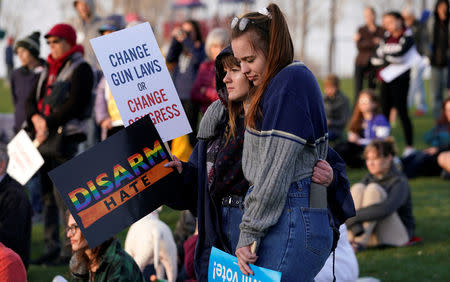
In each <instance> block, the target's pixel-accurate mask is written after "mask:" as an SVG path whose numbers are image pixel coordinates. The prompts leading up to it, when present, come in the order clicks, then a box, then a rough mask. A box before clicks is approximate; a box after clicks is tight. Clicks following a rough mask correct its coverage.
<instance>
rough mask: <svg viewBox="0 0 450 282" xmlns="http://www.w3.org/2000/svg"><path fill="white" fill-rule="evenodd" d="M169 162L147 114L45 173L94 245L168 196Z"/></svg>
mask: <svg viewBox="0 0 450 282" xmlns="http://www.w3.org/2000/svg"><path fill="white" fill-rule="evenodd" d="M168 162H169V152H168V151H167V149H166V148H165V146H164V145H163V143H162V140H161V139H160V138H159V136H158V133H157V132H156V129H155V127H154V126H153V124H152V122H151V121H150V118H149V117H148V116H146V117H144V118H143V119H141V120H139V121H138V122H136V123H134V124H133V125H132V126H130V127H128V128H125V130H122V131H120V132H118V133H116V134H114V135H113V136H111V137H110V138H108V139H107V140H105V141H104V142H102V143H100V144H98V145H96V146H95V147H93V148H91V149H89V150H87V151H86V152H84V153H83V154H81V155H79V156H77V157H75V158H73V159H72V160H70V161H68V162H66V163H64V164H63V165H61V166H59V167H57V168H56V169H54V170H52V171H51V172H50V173H49V175H50V177H51V179H52V180H53V182H54V184H55V186H56V188H57V189H58V192H59V193H60V195H61V198H62V199H63V200H64V202H65V204H66V206H67V207H68V209H69V210H70V213H71V214H72V215H73V216H74V218H75V220H76V222H77V224H78V226H79V227H80V229H81V231H82V233H83V235H84V236H85V238H86V240H87V241H88V243H89V246H90V247H91V248H93V247H95V246H97V245H98V244H100V243H101V242H103V241H104V240H106V239H108V238H110V237H111V236H113V235H114V234H116V233H117V232H119V231H120V230H122V229H123V228H125V227H127V226H129V225H131V224H132V223H134V222H135V221H137V220H139V219H140V218H142V217H143V216H145V215H147V214H149V213H150V212H151V211H153V210H154V209H156V208H157V207H159V206H161V205H162V204H163V203H165V202H166V201H167V200H168V199H170V197H171V196H173V192H172V191H171V189H170V188H171V187H173V186H174V185H172V184H171V180H172V178H171V177H168V176H169V175H172V176H173V175H174V174H175V172H174V170H173V169H171V168H167V167H165V164H167V163H168Z"/></svg>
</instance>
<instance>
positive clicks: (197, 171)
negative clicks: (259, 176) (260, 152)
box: [168, 47, 348, 281]
mask: <svg viewBox="0 0 450 282" xmlns="http://www.w3.org/2000/svg"><path fill="white" fill-rule="evenodd" d="M215 69H216V87H217V93H218V94H219V98H220V100H219V101H215V102H214V103H212V104H211V106H210V107H209V108H208V110H207V111H206V113H205V115H204V116H203V119H202V121H201V123H200V129H199V133H198V138H199V141H198V143H197V145H196V146H195V149H194V151H193V153H192V154H191V157H190V159H189V162H187V163H182V162H180V161H178V160H177V159H175V161H173V162H170V163H169V164H168V166H170V167H175V168H177V169H178V171H179V172H180V173H181V176H182V180H183V182H182V183H179V185H178V187H179V190H178V193H175V194H174V197H173V199H172V202H171V203H168V204H169V205H170V206H172V207H173V208H177V209H190V210H191V211H192V212H193V213H194V214H195V215H196V216H197V218H198V231H199V235H198V236H199V237H198V240H197V244H196V249H195V256H194V266H195V272H196V275H197V280H198V281H207V279H208V264H209V255H210V252H211V247H212V246H214V247H216V248H219V249H221V250H223V251H225V252H228V253H230V254H234V253H235V250H236V246H237V242H238V240H239V224H240V223H241V220H242V215H243V212H244V210H243V201H244V196H245V195H246V193H247V191H248V189H249V186H250V184H249V183H248V181H247V180H246V179H245V177H244V175H243V171H242V164H241V160H242V158H241V156H242V151H243V142H244V131H245V126H244V113H245V112H246V111H247V110H248V106H249V102H250V96H249V92H250V94H251V93H252V91H251V87H252V85H251V83H249V81H248V79H247V77H246V76H245V74H243V73H242V72H241V68H240V66H239V64H238V62H237V60H236V58H235V57H234V56H233V53H232V51H231V48H230V47H228V48H225V49H224V50H223V51H222V52H221V54H219V56H217V58H216V61H215ZM329 157H330V158H327V161H328V162H330V164H331V165H332V166H333V169H332V168H331V167H330V165H329V164H328V163H327V162H325V161H320V162H318V163H317V165H316V166H315V168H314V170H315V173H314V176H313V179H314V181H316V182H318V183H322V184H324V185H327V186H330V187H332V188H330V191H336V190H338V188H337V187H346V186H347V185H348V180H347V178H346V176H345V164H344V163H343V161H342V160H341V159H340V158H339V157H338V156H337V154H336V153H334V152H331V153H330V154H329Z"/></svg>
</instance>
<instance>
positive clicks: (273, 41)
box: [231, 3, 294, 128]
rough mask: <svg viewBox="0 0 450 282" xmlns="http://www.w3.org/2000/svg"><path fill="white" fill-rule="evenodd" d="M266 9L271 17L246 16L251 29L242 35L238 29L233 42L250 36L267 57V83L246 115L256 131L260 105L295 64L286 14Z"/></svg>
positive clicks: (274, 7) (272, 7) (274, 8)
mask: <svg viewBox="0 0 450 282" xmlns="http://www.w3.org/2000/svg"><path fill="white" fill-rule="evenodd" d="M266 9H267V11H268V13H269V15H263V14H261V13H255V12H253V13H248V14H245V15H244V16H243V18H248V19H249V20H251V22H250V23H249V24H248V27H247V28H245V30H243V31H241V30H239V27H238V25H236V27H235V28H234V29H233V31H232V35H231V37H232V39H235V38H237V37H239V36H242V35H243V34H244V33H246V34H247V33H248V36H249V38H250V44H251V45H252V47H253V48H254V49H255V51H259V52H261V53H263V54H264V56H266V67H265V70H264V73H263V77H262V78H263V79H262V81H263V82H262V83H261V85H259V86H257V87H255V88H254V89H253V91H251V92H252V93H250V95H251V96H252V98H251V102H250V106H249V109H248V112H247V114H246V125H247V126H249V127H251V128H256V123H257V120H258V118H260V117H261V110H260V102H261V98H262V96H263V94H264V91H265V90H266V88H267V86H268V85H269V83H270V81H271V80H272V78H274V77H275V75H276V74H277V73H278V72H280V71H281V70H282V69H283V68H284V67H286V66H287V65H289V64H290V63H292V61H293V60H294V45H293V43H292V39H291V35H290V33H289V28H288V25H287V22H286V19H285V17H284V15H283V13H282V12H281V10H280V8H279V7H278V6H277V5H276V4H273V3H272V4H270V5H269V6H267V8H266ZM252 22H253V23H252Z"/></svg>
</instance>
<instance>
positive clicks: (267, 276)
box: [208, 247, 281, 282]
mask: <svg viewBox="0 0 450 282" xmlns="http://www.w3.org/2000/svg"><path fill="white" fill-rule="evenodd" d="M250 268H251V269H252V270H253V273H254V275H244V274H242V272H241V270H240V269H239V266H238V262H237V258H236V257H235V256H232V255H230V254H227V253H225V252H223V251H221V250H219V249H217V248H214V247H213V248H212V250H211V256H210V257H209V267H208V281H221V282H225V281H228V282H265V281H267V282H268V281H274V282H279V281H280V280H281V272H278V271H273V270H270V269H267V268H262V267H258V266H256V265H253V264H251V265H250Z"/></svg>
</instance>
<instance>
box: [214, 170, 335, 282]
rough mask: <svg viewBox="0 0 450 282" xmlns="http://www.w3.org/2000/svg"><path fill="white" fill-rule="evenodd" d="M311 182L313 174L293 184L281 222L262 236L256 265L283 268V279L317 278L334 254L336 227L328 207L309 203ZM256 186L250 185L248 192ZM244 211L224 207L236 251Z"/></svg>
mask: <svg viewBox="0 0 450 282" xmlns="http://www.w3.org/2000/svg"><path fill="white" fill-rule="evenodd" d="M310 185H311V178H304V179H302V180H300V181H298V182H294V183H292V184H291V187H290V188H289V192H288V197H287V199H286V204H285V208H284V209H283V212H282V214H281V216H280V218H279V219H278V222H277V223H276V224H275V225H274V226H272V227H270V228H269V230H268V232H267V234H266V235H265V236H264V237H263V238H262V239H261V243H260V246H259V248H258V251H257V255H258V260H257V261H256V265H257V266H260V267H264V268H268V269H272V270H276V271H280V272H281V273H282V275H281V280H282V281H313V279H314V277H315V276H316V275H317V273H319V271H320V270H321V269H322V266H323V265H324V264H325V261H326V260H327V258H328V256H329V254H330V250H331V245H332V242H333V231H332V229H331V227H330V223H329V218H328V210H327V209H320V208H310V207H309V189H310ZM252 190H253V187H250V189H249V191H248V192H247V195H248V194H249V193H251V191H252ZM224 209H228V212H227V214H225V212H224ZM242 214H243V210H241V209H239V208H228V207H222V228H223V229H222V230H224V235H225V237H226V238H227V240H228V242H229V244H230V245H231V246H232V247H231V248H232V252H233V255H235V251H236V245H237V242H238V240H239V232H240V230H239V223H240V222H241V220H242ZM238 222H239V223H238Z"/></svg>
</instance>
